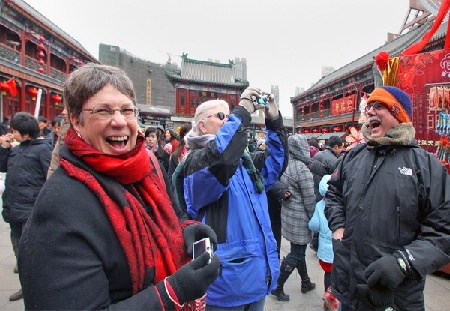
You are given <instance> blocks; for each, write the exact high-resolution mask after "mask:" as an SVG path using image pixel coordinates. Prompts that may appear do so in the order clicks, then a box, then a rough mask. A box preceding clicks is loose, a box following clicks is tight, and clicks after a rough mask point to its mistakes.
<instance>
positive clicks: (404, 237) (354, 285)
mask: <svg viewBox="0 0 450 311" xmlns="http://www.w3.org/2000/svg"><path fill="white" fill-rule="evenodd" d="M328 184H329V189H328V192H327V194H326V206H327V207H326V208H327V216H328V219H329V227H330V229H331V231H333V232H334V231H335V230H336V229H338V228H340V227H344V228H345V232H344V237H343V239H342V240H341V241H337V240H333V250H334V253H335V254H334V263H333V273H332V279H333V291H334V294H335V296H336V298H337V299H339V300H340V301H343V302H345V303H348V304H350V305H353V306H355V307H356V310H373V309H374V308H373V305H372V304H371V302H370V300H369V299H368V297H367V295H366V294H367V292H366V290H367V286H366V280H365V277H364V270H365V269H366V267H367V266H368V265H369V264H370V263H372V262H374V261H375V260H377V259H378V258H380V257H381V256H383V255H387V254H392V253H393V252H394V251H395V250H399V249H400V250H404V251H405V252H406V253H407V254H408V255H409V261H410V262H411V265H412V266H413V268H414V270H415V272H416V274H417V278H416V279H410V280H405V281H404V282H403V283H401V284H400V286H399V287H398V288H397V289H396V290H395V304H396V306H397V307H398V309H399V310H408V311H414V310H423V309H424V306H423V305H424V302H423V288H424V284H425V277H426V274H427V273H429V272H432V271H435V270H437V269H438V268H439V267H441V266H443V265H445V264H446V263H448V262H449V261H450V257H449V254H450V178H449V176H448V174H447V172H446V170H445V168H444V166H443V165H442V164H441V163H440V162H439V161H438V160H437V159H436V158H435V157H434V156H433V155H432V154H430V153H428V152H426V151H425V150H423V149H421V148H419V147H418V146H416V145H410V146H381V147H379V148H373V149H368V148H367V146H366V144H362V145H359V146H357V147H355V148H353V149H351V150H350V152H349V153H348V154H347V155H346V156H345V158H344V159H343V161H342V163H341V164H340V165H339V167H338V168H337V170H336V171H335V173H334V174H333V175H332V178H331V179H330V181H329V182H328Z"/></svg>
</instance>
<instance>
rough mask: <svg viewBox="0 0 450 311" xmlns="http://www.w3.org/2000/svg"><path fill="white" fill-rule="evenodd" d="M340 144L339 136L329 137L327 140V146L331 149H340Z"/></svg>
mask: <svg viewBox="0 0 450 311" xmlns="http://www.w3.org/2000/svg"><path fill="white" fill-rule="evenodd" d="M342 144H343V141H342V139H341V138H340V137H339V136H330V138H328V142H327V146H330V147H331V148H333V147H334V146H336V145H337V146H338V147H341V146H342Z"/></svg>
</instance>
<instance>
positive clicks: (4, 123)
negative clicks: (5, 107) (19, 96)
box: [0, 117, 9, 135]
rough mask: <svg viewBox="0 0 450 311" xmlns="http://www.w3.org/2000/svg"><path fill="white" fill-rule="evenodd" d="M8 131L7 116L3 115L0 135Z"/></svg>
mask: <svg viewBox="0 0 450 311" xmlns="http://www.w3.org/2000/svg"><path fill="white" fill-rule="evenodd" d="M8 132H9V118H8V117H4V118H3V122H2V123H0V135H5V134H7V133H8Z"/></svg>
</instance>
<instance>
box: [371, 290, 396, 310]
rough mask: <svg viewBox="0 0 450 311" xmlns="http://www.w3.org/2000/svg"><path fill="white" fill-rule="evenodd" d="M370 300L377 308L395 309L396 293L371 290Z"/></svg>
mask: <svg viewBox="0 0 450 311" xmlns="http://www.w3.org/2000/svg"><path fill="white" fill-rule="evenodd" d="M369 294H370V300H372V303H373V304H374V305H375V306H377V307H393V306H394V291H392V290H381V289H377V288H375V287H370V288H369Z"/></svg>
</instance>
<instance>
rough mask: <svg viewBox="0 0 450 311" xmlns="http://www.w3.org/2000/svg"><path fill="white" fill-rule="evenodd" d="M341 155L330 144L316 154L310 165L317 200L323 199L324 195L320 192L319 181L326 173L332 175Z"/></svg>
mask: <svg viewBox="0 0 450 311" xmlns="http://www.w3.org/2000/svg"><path fill="white" fill-rule="evenodd" d="M338 159H339V157H338V156H337V155H336V153H334V151H333V149H332V148H331V147H330V146H327V147H326V148H325V150H323V151H320V152H318V153H316V154H315V155H314V157H313V158H312V162H311V164H310V166H309V170H310V171H311V173H312V175H313V179H314V194H315V195H316V202H319V201H321V200H322V198H323V197H322V195H321V194H320V192H319V183H320V181H321V180H322V177H323V176H324V175H331V173H333V172H334V169H335V168H336V166H337V160H338Z"/></svg>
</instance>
